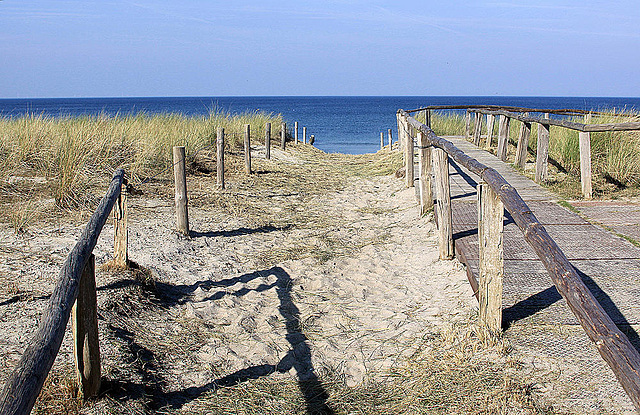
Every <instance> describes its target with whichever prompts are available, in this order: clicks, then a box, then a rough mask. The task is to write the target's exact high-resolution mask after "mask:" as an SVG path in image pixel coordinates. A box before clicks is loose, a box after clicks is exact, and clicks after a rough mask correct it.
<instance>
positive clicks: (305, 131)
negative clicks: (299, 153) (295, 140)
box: [302, 127, 307, 144]
mask: <svg viewBox="0 0 640 415" xmlns="http://www.w3.org/2000/svg"><path fill="white" fill-rule="evenodd" d="M302 142H303V143H304V144H307V127H302Z"/></svg>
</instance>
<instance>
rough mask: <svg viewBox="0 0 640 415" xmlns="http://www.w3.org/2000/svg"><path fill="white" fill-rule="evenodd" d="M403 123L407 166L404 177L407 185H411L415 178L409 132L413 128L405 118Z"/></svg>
mask: <svg viewBox="0 0 640 415" xmlns="http://www.w3.org/2000/svg"><path fill="white" fill-rule="evenodd" d="M403 124H404V128H405V130H404V140H405V143H406V144H405V150H404V151H405V153H404V154H405V160H406V167H407V171H406V174H405V177H406V179H407V187H413V181H414V180H415V172H414V168H415V167H414V163H415V162H414V155H413V152H414V148H413V137H412V134H411V130H412V129H413V127H410V126H409V123H408V122H407V120H406V119H405V120H403Z"/></svg>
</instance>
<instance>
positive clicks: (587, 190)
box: [579, 131, 592, 199]
mask: <svg viewBox="0 0 640 415" xmlns="http://www.w3.org/2000/svg"><path fill="white" fill-rule="evenodd" d="M579 139H580V183H581V184H582V196H583V197H584V198H585V199H591V198H592V189H591V133H589V132H583V131H580V133H579Z"/></svg>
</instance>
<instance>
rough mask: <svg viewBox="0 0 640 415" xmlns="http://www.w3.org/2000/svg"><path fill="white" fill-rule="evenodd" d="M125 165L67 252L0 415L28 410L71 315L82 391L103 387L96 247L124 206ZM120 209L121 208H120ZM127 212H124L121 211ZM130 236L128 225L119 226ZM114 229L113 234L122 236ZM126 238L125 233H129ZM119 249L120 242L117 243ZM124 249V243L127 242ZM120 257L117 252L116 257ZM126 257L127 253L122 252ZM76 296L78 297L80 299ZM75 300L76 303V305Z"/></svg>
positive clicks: (90, 392)
mask: <svg viewBox="0 0 640 415" xmlns="http://www.w3.org/2000/svg"><path fill="white" fill-rule="evenodd" d="M123 182H124V170H122V169H118V170H116V172H115V174H114V176H113V179H112V180H111V184H110V186H109V189H108V190H107V194H106V195H105V196H104V198H103V199H102V201H101V202H100V204H99V206H98V208H97V209H96V211H95V212H94V213H93V215H92V216H91V219H90V220H89V223H88V224H87V225H86V227H85V228H84V230H83V231H82V235H81V236H80V239H79V240H78V242H77V243H76V245H75V246H74V247H73V249H72V250H71V252H70V253H69V256H67V259H66V261H65V262H64V265H63V266H62V269H61V270H60V276H59V277H58V282H57V284H56V287H55V288H54V290H53V293H52V294H51V297H50V298H49V302H48V304H47V307H46V309H45V310H44V312H43V314H42V317H41V318H40V323H39V325H38V329H37V330H36V332H35V334H34V336H33V339H32V340H31V342H30V343H29V345H28V346H27V348H26V350H25V352H24V354H23V355H22V358H21V359H20V362H19V363H18V365H17V366H16V368H15V370H14V371H13V373H12V374H11V375H10V376H9V379H8V380H7V381H6V383H5V385H4V388H3V389H2V392H1V393H0V414H2V415H9V414H28V413H29V412H30V411H31V409H32V408H33V405H34V403H35V401H36V398H37V397H38V394H39V393H40V390H41V389H42V386H43V384H44V381H45V379H46V378H47V375H48V373H49V371H50V370H51V367H52V365H53V362H54V360H55V358H56V356H57V354H58V351H59V350H60V345H61V344H62V338H63V336H64V332H65V329H66V327H67V323H68V321H69V317H70V316H71V315H73V334H74V355H75V358H76V369H77V373H78V376H79V386H80V391H81V393H82V394H83V395H84V396H85V397H87V396H93V395H95V394H96V393H97V392H98V390H99V388H100V352H99V347H98V319H97V308H96V287H95V274H94V272H95V264H94V256H93V253H92V252H93V248H95V246H96V242H97V240H98V236H99V235H100V232H101V231H102V228H103V226H104V224H105V222H106V221H107V218H108V216H109V214H110V213H111V211H112V209H113V208H114V205H118V206H122V204H121V202H119V199H121V193H122V184H123ZM118 209H120V207H118ZM120 216H121V217H126V215H120ZM119 229H120V235H122V232H124V234H125V235H126V226H124V227H122V226H120V227H119ZM118 235H119V233H118V232H117V231H116V236H115V238H116V239H117V238H119V237H121V236H118ZM125 238H126V236H125ZM116 249H118V246H116ZM125 249H126V243H125ZM117 257H120V258H122V253H119V252H116V254H115V255H114V258H117ZM124 257H125V258H126V252H125V253H124ZM76 300H77V301H76ZM74 303H75V305H74Z"/></svg>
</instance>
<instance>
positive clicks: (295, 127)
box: [293, 121, 298, 144]
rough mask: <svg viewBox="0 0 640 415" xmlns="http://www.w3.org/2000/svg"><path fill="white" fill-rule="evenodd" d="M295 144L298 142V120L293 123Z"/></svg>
mask: <svg viewBox="0 0 640 415" xmlns="http://www.w3.org/2000/svg"><path fill="white" fill-rule="evenodd" d="M293 129H294V131H293V144H298V121H296V122H294V123H293Z"/></svg>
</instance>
